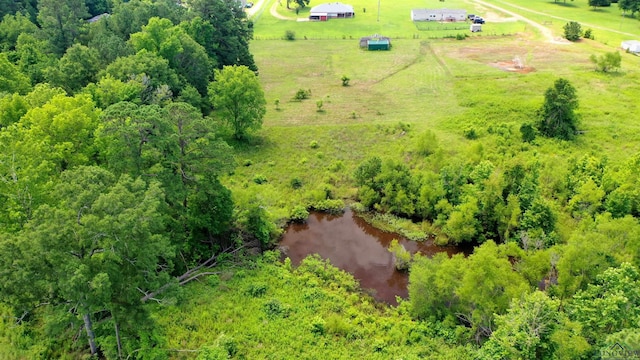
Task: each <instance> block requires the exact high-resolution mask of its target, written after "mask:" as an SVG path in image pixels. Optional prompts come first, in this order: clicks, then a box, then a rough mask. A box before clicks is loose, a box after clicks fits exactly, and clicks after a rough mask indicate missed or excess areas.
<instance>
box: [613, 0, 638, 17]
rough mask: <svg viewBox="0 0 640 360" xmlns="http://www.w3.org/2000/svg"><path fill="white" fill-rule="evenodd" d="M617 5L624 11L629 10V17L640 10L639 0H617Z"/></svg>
mask: <svg viewBox="0 0 640 360" xmlns="http://www.w3.org/2000/svg"><path fill="white" fill-rule="evenodd" d="M618 7H619V8H620V10H622V11H623V12H624V13H626V12H627V11H630V12H631V17H633V16H634V15H635V13H637V12H638V11H640V1H639V0H619V1H618Z"/></svg>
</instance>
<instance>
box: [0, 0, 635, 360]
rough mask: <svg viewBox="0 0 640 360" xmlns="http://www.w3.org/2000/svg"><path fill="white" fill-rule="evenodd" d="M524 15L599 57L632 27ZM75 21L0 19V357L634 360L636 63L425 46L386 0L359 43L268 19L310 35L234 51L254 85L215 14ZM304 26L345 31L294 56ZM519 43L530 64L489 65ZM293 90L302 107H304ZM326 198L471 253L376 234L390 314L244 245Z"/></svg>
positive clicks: (572, 10) (229, 29)
mask: <svg viewBox="0 0 640 360" xmlns="http://www.w3.org/2000/svg"><path fill="white" fill-rule="evenodd" d="M523 1H524V0H514V1H513V3H514V4H516V5H517V6H525V7H527V8H529V7H531V9H533V10H535V11H537V15H536V18H535V20H537V21H538V20H539V19H547V15H545V12H546V11H551V10H548V9H559V10H557V13H554V14H555V15H554V16H560V17H564V18H580V20H581V21H583V22H584V23H585V24H586V23H589V24H594V25H598V27H597V29H598V40H599V41H604V42H606V41H612V39H613V40H615V44H616V45H617V44H619V39H618V38H617V37H619V36H622V35H621V34H619V33H618V32H631V31H634V29H632V28H631V26H637V21H636V20H635V19H632V18H629V17H628V16H627V17H624V18H620V17H619V16H618V15H619V10H618V9H616V8H613V9H612V8H604V9H599V10H598V11H584V10H585V9H586V8H587V2H584V3H581V4H577V3H576V4H575V6H557V5H553V4H549V3H546V2H534V3H532V2H528V3H524V2H523ZM454 4H462V2H456V0H454ZM619 4H620V5H619V6H620V8H621V9H624V10H625V11H627V13H629V12H631V14H632V15H633V13H634V9H633V7H628V6H627V5H629V2H628V1H625V2H622V1H621V2H619ZM623 4H624V7H623ZM83 5H85V4H83V3H82V2H78V1H75V0H64V1H62V2H60V1H57V2H55V3H54V2H52V1H48V0H47V1H45V0H40V1H39V2H38V6H37V7H35V6H33V2H26V1H14V2H5V3H3V4H0V12H2V15H4V14H5V13H7V14H8V16H6V17H4V18H3V21H2V23H0V34H1V35H2V36H0V45H1V49H2V51H3V53H2V55H1V56H0V67H1V68H2V72H1V73H0V179H1V181H0V204H2V205H1V206H0V225H2V226H1V228H2V230H0V231H1V232H0V279H1V280H0V314H1V316H0V358H3V359H5V358H6V359H23V358H28V359H31V358H82V357H86V356H89V354H94V355H95V354H99V355H95V356H103V357H105V358H109V359H117V358H141V359H142V358H192V357H197V358H201V359H207V358H262V357H273V358H302V357H305V356H307V357H309V358H345V359H347V358H348V359H352V358H363V357H364V358H379V359H389V358H391V357H397V356H401V357H403V358H405V357H406V358H430V357H431V358H452V359H465V358H469V359H471V358H482V359H484V358H545V357H548V358H561V359H563V358H564V359H575V358H596V357H598V356H603V354H604V353H603V351H605V350H606V349H609V348H610V347H611V346H613V345H614V344H618V345H619V346H622V347H624V349H628V350H630V351H636V350H637V349H638V346H640V344H638V342H637V336H636V334H637V333H638V332H639V329H638V326H639V325H638V324H640V314H639V313H638V310H637V309H640V296H639V295H638V291H637V289H638V286H639V285H640V284H638V282H639V281H640V280H639V276H638V266H640V263H639V260H638V259H639V258H640V246H639V245H638V241H637V239H638V238H639V236H640V225H639V223H638V217H639V216H640V192H639V191H638V186H637V185H638V173H640V171H639V170H640V160H639V155H638V153H637V146H636V145H638V139H637V131H636V123H635V119H634V118H633V117H632V116H630V112H629V106H630V105H629V104H635V102H636V101H637V97H638V92H639V90H638V88H637V83H638V73H639V72H638V71H639V70H640V69H639V68H638V65H637V62H632V61H626V60H624V61H625V69H624V70H625V71H624V72H619V73H618V74H616V75H615V76H604V75H602V74H598V73H596V72H594V71H592V65H591V64H590V63H589V62H588V61H586V59H587V58H588V56H589V54H592V53H598V54H602V53H603V48H607V50H611V49H609V47H610V46H608V45H605V44H599V43H594V42H591V41H589V42H583V43H582V44H579V45H566V44H563V45H556V44H553V43H538V42H536V41H535V40H532V41H528V42H527V44H526V46H525V45H519V44H518V42H514V41H513V38H511V37H509V36H505V37H501V36H492V37H491V38H490V39H486V38H484V37H480V36H477V35H474V36H471V37H469V38H468V40H467V41H464V42H459V41H450V40H433V41H428V42H427V41H423V40H420V39H421V38H422V39H424V38H426V37H431V36H427V35H425V32H424V31H423V32H420V33H416V31H418V30H416V29H415V26H414V25H413V24H411V23H410V22H408V21H406V14H407V11H405V10H406V9H404V8H403V6H410V5H411V4H410V3H403V4H401V5H402V6H401V5H398V6H397V7H394V8H393V9H391V10H389V11H388V12H387V13H385V16H383V17H382V19H381V21H380V23H376V24H375V26H373V25H370V24H366V25H364V24H365V23H366V22H367V21H370V22H371V23H374V21H371V19H372V18H373V17H375V16H376V14H375V11H369V12H367V13H365V12H364V11H363V13H362V14H360V13H358V17H357V18H355V19H350V20H353V21H351V22H340V21H338V20H336V21H335V22H333V21H332V23H331V25H332V27H331V28H330V29H329V28H327V27H326V26H325V25H327V24H326V23H325V24H321V23H308V22H293V21H279V20H278V23H273V18H272V17H270V15H269V14H267V13H264V14H263V15H262V16H261V17H260V18H259V21H258V23H257V24H256V27H255V29H256V32H257V33H259V34H260V35H263V36H266V37H268V36H270V34H271V33H272V34H273V35H272V36H273V38H274V39H281V38H282V34H283V33H285V29H289V28H291V29H292V30H291V32H292V33H293V30H295V31H296V33H297V34H300V39H302V38H304V39H305V41H293V42H290V41H262V42H260V41H258V42H254V43H253V44H252V49H251V50H252V52H253V53H255V54H256V62H257V64H259V65H260V73H259V74H260V75H259V77H256V74H257V70H258V69H257V66H256V64H255V63H254V60H253V56H252V54H251V53H250V52H249V47H248V41H249V39H251V38H252V35H253V29H254V26H253V23H251V22H250V21H248V20H247V19H246V16H245V15H244V11H243V10H242V9H239V8H229V7H228V4H227V3H225V2H223V1H213V2H212V1H201V0H192V1H190V2H189V7H182V6H177V5H176V4H175V3H174V2H166V1H151V2H148V1H138V0H132V1H129V2H123V3H119V2H118V3H117V4H111V3H109V2H100V1H92V2H86V5H87V6H88V7H87V8H85V7H84V6H83ZM300 5H301V6H302V4H300ZM305 5H306V4H305ZM355 5H356V7H357V5H358V3H355ZM460 6H462V5H460ZM465 6H469V5H468V4H466V5H465ZM501 6H505V7H507V8H509V6H510V5H508V4H501ZM510 9H511V8H510ZM298 10H299V11H300V12H301V14H302V15H301V16H303V15H304V14H305V12H306V11H308V9H306V6H304V7H303V8H299V9H298ZM512 10H514V11H520V10H521V9H520V10H517V9H515V8H513V9H512ZM16 11H22V13H16ZM276 11H278V12H284V11H286V9H285V7H284V6H282V7H276ZM579 11H582V12H583V13H579ZM104 12H108V13H110V14H111V15H110V16H108V17H103V18H102V19H101V20H99V21H97V22H96V23H91V24H90V23H87V22H86V21H84V19H86V18H88V17H89V15H99V14H102V13H104ZM476 12H477V11H476ZM575 14H579V15H578V16H575ZM498 15H499V14H498ZM614 15H615V16H614ZM527 16H529V15H527ZM398 19H404V20H398ZM550 19H551V18H550ZM222 20H224V21H222ZM394 21H395V22H397V24H400V25H398V27H397V28H393V30H391V28H390V30H389V31H395V32H398V34H401V37H404V39H398V40H397V41H394V51H392V52H381V53H376V54H375V56H368V55H372V54H368V55H367V56H363V54H362V52H360V51H359V50H358V49H357V46H354V42H355V39H357V37H358V36H359V35H355V30H354V29H358V31H359V32H358V34H360V33H375V32H377V31H378V30H379V28H380V27H383V26H386V25H388V24H390V23H393V22H394ZM554 21H556V20H554ZM556 23H557V21H556ZM407 24H408V25H407ZM578 25H579V24H578ZM320 26H325V27H323V28H322V29H323V30H322V31H321V32H319V31H317V30H315V29H320V28H321V27H320ZM489 26H492V27H493V28H495V29H499V30H496V31H498V35H499V34H500V31H502V33H504V34H509V33H514V32H521V31H522V23H517V22H504V23H502V22H496V23H492V24H489V25H487V28H489ZM561 26H562V24H555V25H549V27H550V28H551V29H552V30H554V31H556V32H557V31H561V30H560V27H561ZM594 27H595V26H594ZM611 30H615V31H617V32H614V31H611ZM318 33H321V34H322V35H321V36H320V37H323V38H331V39H332V40H335V39H343V40H337V41H331V42H328V41H314V40H308V41H307V40H306V39H307V37H309V39H310V38H312V37H313V36H311V34H318ZM578 33H579V31H578ZM433 34H434V35H433V37H436V38H442V37H447V36H449V37H452V38H455V34H456V33H455V32H451V31H449V30H434V31H433ZM485 34H489V30H487V31H486V32H485ZM285 35H286V34H285ZM389 35H392V36H393V35H394V34H389ZM493 35H495V34H493ZM529 35H531V34H526V36H529ZM483 36H484V34H483ZM616 36H617V37H616ZM585 37H587V36H586V34H585ZM465 38H466V36H465ZM577 39H579V36H578V38H576V40H577ZM328 43H330V44H331V45H330V46H329V45H327V44H328ZM514 54H518V57H519V59H521V60H522V59H526V64H527V70H531V72H528V73H526V72H525V71H522V72H515V71H513V72H511V71H505V70H507V69H506V68H505V67H504V66H497V67H496V63H495V62H496V59H504V60H505V61H508V60H511V59H513V58H514ZM604 54H605V56H604V57H597V56H596V57H594V58H595V62H594V63H595V64H596V66H600V62H602V63H604V62H605V60H607V59H606V55H607V53H606V52H605V53H604ZM616 54H618V56H619V57H620V58H621V59H622V58H624V57H625V56H630V55H628V54H624V53H616ZM523 62H524V61H523ZM338 64H339V66H338ZM490 65H491V66H490ZM614 65H615V62H614ZM214 69H217V71H215V70H214ZM372 69H375V71H372ZM614 69H616V68H615V67H611V66H610V65H608V67H606V70H604V68H603V69H602V71H610V70H614ZM533 70H535V71H533ZM227 71H229V72H230V73H233V76H229V77H228V78H227V77H226V76H225V73H226V72H227ZM345 73H346V74H349V77H346V76H344V75H343V74H345ZM558 74H561V76H562V79H557V76H558ZM341 76H342V78H341ZM345 78H346V80H347V83H346V84H345ZM337 79H341V81H342V84H340V83H338V82H336V81H337ZM214 80H215V81H214ZM349 80H353V81H352V82H349ZM225 82H226V83H227V85H230V86H221V85H222V84H223V83H225ZM216 84H217V85H216ZM551 84H553V85H552V86H551V87H549V86H550V85H551ZM247 85H251V86H247ZM340 85H343V86H340ZM346 85H349V86H346ZM262 89H265V93H264V94H262ZM296 89H298V90H296ZM245 90H254V91H253V94H254V96H250V97H248V96H246V94H243V92H244V91H245ZM312 91H313V94H314V95H315V96H317V98H319V99H321V100H319V101H316V102H307V101H301V100H304V99H309V98H310V97H311V93H312ZM238 94H240V95H238ZM235 95H238V96H235ZM578 96H579V100H580V108H578V107H577V102H578ZM238 99H239V100H238ZM279 99H286V100H283V101H282V102H281V101H280V100H279ZM424 99H428V102H426V101H425V100H424ZM253 100H255V101H253ZM291 100H294V101H291ZM296 100H297V101H296ZM320 101H321V102H320ZM267 102H271V103H272V104H273V105H274V107H275V111H274V109H273V108H271V109H266V103H267ZM228 103H232V104H234V103H235V104H236V105H242V106H247V107H248V109H245V110H248V111H249V114H250V115H251V116H249V117H246V116H245V114H246V113H244V114H243V113H242V111H241V110H242V109H240V108H238V107H235V108H234V107H233V106H231V107H230V106H227V105H228ZM426 103H428V104H437V106H425V104H426ZM325 109H326V112H324V110H325ZM317 110H322V111H317ZM578 119H580V122H579V123H578V122H577V120H578ZM237 120H240V121H239V122H238V121H237ZM578 124H579V126H578ZM537 135H542V136H537ZM578 135H579V136H578ZM560 139H562V140H560ZM565 140H572V141H565ZM353 201H360V202H358V203H355V204H353ZM347 204H353V205H352V207H353V209H354V210H358V211H360V212H363V213H364V214H365V215H364V216H365V217H367V218H368V220H369V221H370V222H372V223H374V224H376V225H378V226H379V227H381V228H385V229H388V230H393V231H397V232H399V233H401V234H403V235H405V236H406V237H407V238H410V239H413V240H419V241H424V240H428V241H430V240H434V241H435V242H437V243H439V244H471V245H473V246H475V247H476V249H475V252H474V253H473V254H472V255H470V256H468V257H466V258H465V257H463V256H462V255H457V256H453V257H451V258H449V257H447V256H446V255H437V256H435V257H433V258H431V259H429V258H428V257H426V256H413V257H412V256H411V254H410V253H409V252H408V251H407V250H406V249H405V248H403V247H402V246H401V245H399V243H398V242H396V243H394V244H392V246H391V248H390V251H392V252H393V253H394V255H395V259H396V265H397V266H398V268H400V269H410V285H409V292H410V298H409V299H408V300H404V301H400V305H399V306H398V307H388V306H387V305H385V304H381V303H375V302H374V301H373V300H372V299H371V298H370V297H368V296H367V295H364V294H363V293H362V292H361V291H360V290H359V288H358V286H357V283H356V282H355V281H354V280H353V278H352V277H351V276H350V275H348V274H345V273H344V272H342V271H339V270H338V269H335V268H333V267H332V266H331V265H330V264H328V263H327V262H325V261H322V260H320V259H319V258H317V257H311V258H309V259H307V260H306V261H304V262H303V263H302V265H301V266H300V267H297V268H294V267H293V266H292V265H291V263H290V261H288V260H284V262H279V261H278V259H279V257H280V255H279V254H277V253H271V252H267V253H266V254H265V255H262V256H261V255H255V257H251V256H249V255H248V254H257V253H260V251H263V250H267V249H269V248H272V247H273V246H274V244H275V241H276V240H277V238H278V236H279V235H280V234H281V233H282V226H284V225H285V224H287V223H288V222H289V221H295V222H304V221H306V219H307V218H308V216H309V211H313V210H315V211H324V212H330V213H335V214H339V213H341V212H342V211H344V208H345V206H346V205H347ZM196 279H198V280H200V281H199V282H198V283H195V284H194V283H193V280H196ZM182 285H186V286H182ZM593 314H598V316H595V317H594V316H593ZM601 314H607V315H606V316H601ZM238 324H242V326H238ZM310 349H312V350H310Z"/></svg>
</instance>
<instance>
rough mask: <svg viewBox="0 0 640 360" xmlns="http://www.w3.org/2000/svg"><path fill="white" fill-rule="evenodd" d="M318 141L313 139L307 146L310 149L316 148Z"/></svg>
mask: <svg viewBox="0 0 640 360" xmlns="http://www.w3.org/2000/svg"><path fill="white" fill-rule="evenodd" d="M318 146H319V145H318V142H317V141H315V140H311V142H310V143H309V147H310V148H312V149H317V148H318Z"/></svg>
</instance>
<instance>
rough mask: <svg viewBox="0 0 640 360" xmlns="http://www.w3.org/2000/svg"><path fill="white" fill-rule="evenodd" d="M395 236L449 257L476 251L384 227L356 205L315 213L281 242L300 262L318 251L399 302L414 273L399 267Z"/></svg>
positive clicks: (366, 287) (365, 286) (379, 296)
mask: <svg viewBox="0 0 640 360" xmlns="http://www.w3.org/2000/svg"><path fill="white" fill-rule="evenodd" d="M394 239H397V240H398V242H399V243H400V244H401V245H403V246H404V247H405V249H407V250H408V251H409V252H411V253H412V254H415V253H418V252H420V253H421V254H423V255H425V256H429V257H431V256H433V255H435V254H436V253H439V252H446V253H447V254H448V255H449V256H452V255H453V254H457V253H465V254H468V253H470V249H463V248H461V247H457V246H439V245H436V244H435V243H434V242H433V239H430V238H427V239H426V240H423V241H419V242H418V241H413V240H409V239H407V238H406V237H405V236H403V235H402V234H398V233H395V232H388V231H384V230H381V229H379V228H377V227H374V226H373V225H372V224H370V223H369V222H367V221H366V220H365V219H363V218H362V217H361V216H360V215H359V214H358V213H356V212H354V211H352V210H351V209H350V208H346V209H345V211H344V212H343V213H342V214H338V215H335V214H327V213H319V212H311V213H310V214H309V217H308V219H307V221H306V222H305V223H292V224H289V225H288V226H287V227H286V229H285V233H284V234H283V236H282V238H281V240H280V241H279V243H278V247H279V248H280V249H281V250H282V251H283V253H284V255H285V256H286V257H289V258H290V259H291V261H292V263H293V264H294V265H296V266H297V265H298V264H299V263H300V261H302V259H304V258H305V257H307V256H309V255H312V254H318V255H320V257H321V258H323V259H328V260H329V262H330V263H331V264H332V265H334V266H336V267H338V268H340V269H342V270H344V271H347V272H349V273H350V274H352V275H353V276H354V277H355V278H356V279H357V280H358V282H359V283H360V287H361V288H362V290H363V291H364V292H367V293H371V294H372V295H373V297H374V298H375V299H376V300H377V301H383V302H385V303H387V304H390V305H396V304H397V301H396V296H399V297H401V298H407V297H408V289H407V286H408V273H407V272H401V271H398V270H397V269H396V267H395V262H394V261H393V254H391V253H390V252H389V251H388V247H389V244H390V243H391V241H392V240H394Z"/></svg>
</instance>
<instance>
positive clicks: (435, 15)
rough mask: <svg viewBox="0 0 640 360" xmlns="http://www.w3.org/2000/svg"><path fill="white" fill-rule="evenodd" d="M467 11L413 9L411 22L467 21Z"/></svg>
mask: <svg viewBox="0 0 640 360" xmlns="http://www.w3.org/2000/svg"><path fill="white" fill-rule="evenodd" d="M465 20H467V11H466V10H460V9H413V10H411V21H465Z"/></svg>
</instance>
